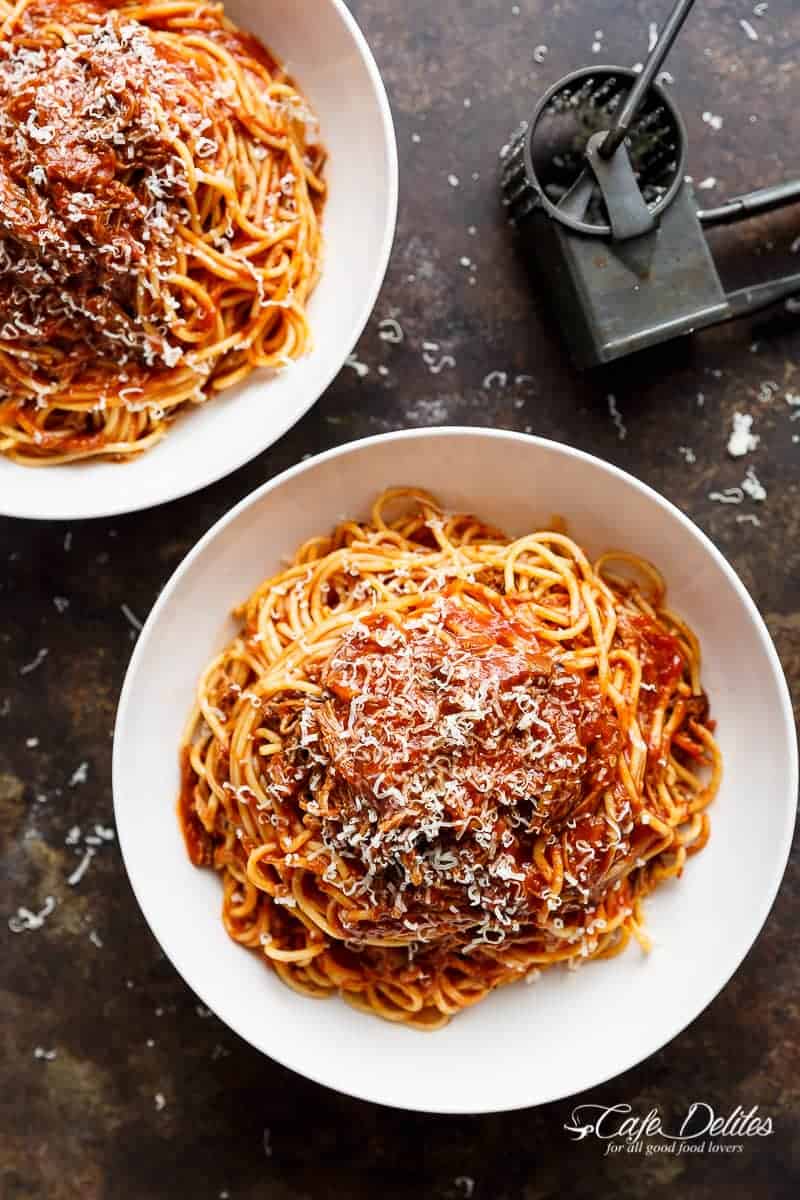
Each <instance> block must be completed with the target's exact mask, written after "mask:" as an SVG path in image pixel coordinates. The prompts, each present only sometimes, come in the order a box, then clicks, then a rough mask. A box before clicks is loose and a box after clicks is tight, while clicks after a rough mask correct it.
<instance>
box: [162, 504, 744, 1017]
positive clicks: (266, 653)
mask: <svg viewBox="0 0 800 1200" xmlns="http://www.w3.org/2000/svg"><path fill="white" fill-rule="evenodd" d="M392 514H394V515H392ZM236 615H237V617H238V618H239V619H240V620H241V630H240V633H239V635H238V636H237V637H236V638H235V640H234V641H233V642H232V643H231V644H230V645H229V646H227V647H226V649H225V650H224V651H223V652H222V653H221V654H220V655H218V656H217V657H216V658H215V659H214V660H213V661H212V662H211V663H210V665H209V666H208V668H207V669H206V670H205V672H204V673H203V676H202V678H201V680H200V683H199V687H198V693H197V703H196V706H195V709H194V711H193V713H192V715H191V718H190V720H189V724H188V728H187V732H186V738H185V744H184V748H183V751H182V756H183V757H182V771H183V784H182V790H181V798H180V805H179V808H180V819H181V823H182V827H183V830H184V835H185V839H186V844H187V848H188V851H189V854H190V856H191V858H192V861H193V862H194V863H195V864H196V865H207V866H213V867H214V868H215V869H216V870H217V871H218V872H219V873H220V875H221V877H222V883H223V921H224V923H225V927H226V929H227V931H228V933H229V934H230V935H231V937H232V938H234V939H235V940H236V941H237V942H239V943H241V944H242V945H244V946H247V947H249V948H251V949H252V950H254V951H257V952H258V953H259V954H261V955H262V956H263V957H264V959H265V961H266V962H267V963H269V964H270V965H271V966H272V967H273V968H274V969H275V971H277V973H278V975H279V976H280V977H281V979H283V980H284V982H286V983H287V984H289V985H290V986H291V987H293V988H295V989H297V990H298V991H300V992H304V993H307V994H309V995H312V996H324V995H327V994H329V993H332V992H340V993H341V994H342V995H343V996H344V997H345V998H346V999H347V1000H348V1001H350V1002H351V1003H353V1004H354V1005H356V1006H357V1007H359V1008H362V1009H365V1010H368V1011H371V1012H375V1013H377V1014H379V1015H380V1016H382V1017H386V1018H388V1019H390V1020H393V1021H404V1022H408V1023H410V1024H412V1025H415V1026H418V1027H422V1028H426V1029H430V1028H435V1027H437V1026H439V1025H441V1024H443V1023H445V1022H446V1021H447V1020H448V1019H449V1017H451V1016H452V1015H453V1014H454V1013H456V1012H458V1011H459V1010H460V1009H462V1008H464V1007H465V1006H467V1005H470V1004H474V1003H476V1002H477V1001H479V1000H481V999H482V998H483V997H484V996H486V995H487V993H488V992H489V991H490V990H491V989H492V988H495V987H497V986H499V985H501V984H505V983H510V982H512V981H513V980H518V979H522V978H527V979H531V978H533V977H535V976H536V974H537V973H538V972H539V970H541V969H542V968H545V967H549V966H551V965H552V964H555V963H567V964H568V965H577V964H579V963H580V962H582V961H583V960H586V959H591V958H607V957H609V956H611V955H613V954H616V953H618V952H619V951H620V950H622V949H623V948H624V947H625V945H626V943H627V942H628V941H629V939H630V937H631V935H633V936H634V937H635V938H636V939H637V940H638V941H639V942H640V943H641V944H642V945H643V946H645V947H646V946H647V938H646V935H645V933H644V931H643V927H642V924H643V914H642V900H643V898H644V897H645V896H646V895H647V894H648V892H650V891H652V889H653V888H654V887H656V886H657V885H658V884H659V883H661V881H662V880H665V879H668V878H671V877H674V876H678V875H680V874H681V871H682V869H683V866H684V863H685V862H686V860H687V858H688V857H689V856H690V855H692V854H694V853H696V852H697V851H698V850H701V849H702V848H703V846H704V845H705V843H706V840H707V838H708V834H709V823H708V818H707V816H706V813H705V809H706V807H707V805H708V804H709V803H710V801H711V800H712V799H713V797H714V795H715V793H716V790H717V787H718V783H719V779H720V774H721V761H720V755H719V751H718V749H717V746H716V743H715V741H714V737H713V734H712V729H713V722H712V721H711V720H710V719H709V710H708V702H707V699H706V696H705V694H704V693H703V690H702V687H701V683H700V650H699V646H698V643H697V640H696V638H695V636H694V635H693V633H692V632H691V631H690V630H689V629H688V628H687V627H686V625H685V624H684V623H683V622H682V621H681V620H680V619H679V618H678V617H676V616H675V615H673V614H672V613H671V612H670V611H669V610H668V609H667V608H665V607H664V583H663V581H662V579H661V576H660V575H659V574H658V572H657V571H656V570H655V568H654V567H652V566H651V565H650V564H649V563H647V562H645V561H643V560H641V559H639V558H636V557H635V556H633V555H629V554H624V553H614V554H607V555H604V556H603V557H602V558H600V559H599V560H598V561H597V562H596V563H595V564H594V565H592V564H590V562H589V561H588V559H587V558H586V556H585V554H584V552H583V551H582V550H581V549H580V547H579V546H578V545H576V544H575V542H573V541H572V540H571V539H570V538H569V537H567V536H566V535H565V534H564V533H561V532H557V531H553V530H551V531H545V532H539V533H532V534H530V535H528V536H525V537H522V538H519V539H517V540H515V541H510V540H509V539H507V538H505V537H503V536H502V535H501V534H499V533H498V532H496V531H495V530H493V529H491V528H490V527H489V526H487V525H485V524H484V523H483V522H481V521H479V520H477V519H476V518H474V517H472V516H465V515H460V516H450V515H445V514H444V513H443V512H442V511H441V510H440V508H439V506H438V505H437V503H436V501H435V500H434V499H433V498H432V497H430V496H429V495H427V494H426V493H424V492H420V491H415V490H412V489H393V490H390V491H387V492H385V493H384V494H383V495H381V496H380V497H379V498H378V499H377V501H376V503H375V505H374V508H373V510H372V515H371V519H370V520H369V521H368V522H366V523H364V524H359V523H356V522H354V521H347V522H344V523H343V524H341V525H339V527H338V528H337V529H336V530H335V531H334V532H333V534H331V535H330V536H328V537H316V538H312V539H311V541H309V542H306V543H305V545H303V546H301V547H300V549H299V550H298V551H297V554H296V555H295V558H294V561H293V562H292V564H291V566H289V567H287V568H286V569H285V570H283V571H281V572H280V573H279V574H277V575H275V576H273V577H272V578H270V579H268V580H266V581H265V582H264V583H263V584H262V585H261V586H260V587H259V588H258V589H257V590H256V591H255V592H254V593H253V595H252V596H251V597H250V599H249V600H248V601H247V603H246V604H244V605H243V606H242V607H241V609H239V610H237V614H236Z"/></svg>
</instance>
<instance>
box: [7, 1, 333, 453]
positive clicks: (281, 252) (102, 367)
mask: <svg viewBox="0 0 800 1200" xmlns="http://www.w3.org/2000/svg"><path fill="white" fill-rule="evenodd" d="M324 160H325V155H324V151H323V149H322V146H321V144H320V142H319V139H318V134H317V123H316V120H315V118H314V116H313V115H312V113H311V112H310V111H309V108H308V106H307V105H306V102H305V100H304V99H303V97H302V95H301V94H300V93H299V92H298V90H297V89H296V87H295V86H294V85H293V84H292V82H291V80H290V79H289V78H288V77H287V76H286V75H285V73H284V72H283V70H282V69H281V67H280V65H279V64H278V62H277V61H276V60H275V59H274V58H273V57H272V55H271V54H270V53H269V52H268V51H267V50H266V49H265V48H264V46H262V45H261V43H260V42H258V41H257V40H256V38H254V37H252V36H250V35H249V34H245V33H243V32H241V31H240V30H238V29H237V28H236V27H235V26H234V25H233V24H232V23H231V22H230V21H229V20H227V18H226V17H225V15H224V13H223V9H222V5H221V4H214V3H205V2H203V0H149V2H148V0H142V2H141V3H137V2H136V0H18V2H17V3H10V2H9V0H0V451H2V452H4V453H5V454H6V455H7V456H8V457H10V458H12V459H14V460H15V461H17V462H19V463H25V464H27V465H31V466H38V465H48V464H52V463H63V462H68V461H71V460H74V459H85V458H88V457H90V456H97V455H102V456H109V457H113V458H119V459H122V458H127V457H129V456H130V455H131V454H135V453H138V452H139V451H142V450H145V449H146V448H148V447H150V446H152V445H153V444H154V443H155V442H157V441H158V440H159V439H160V438H162V437H163V436H164V434H165V433H166V432H167V430H168V428H169V425H170V422H171V421H172V419H173V418H174V417H175V415H176V413H177V412H178V411H179V410H180V409H182V408H185V407H186V406H187V405H189V404H192V403H195V404H196V403H202V402H203V401H204V400H206V399H207V398H208V397H209V396H211V395H213V394H214V393H216V392H219V391H221V390H222V389H224V388H228V387H230V386H231V385H233V384H235V383H237V382H239V381H240V380H242V379H244V378H245V377H246V376H247V375H248V374H249V373H250V372H251V371H252V370H253V369H254V368H256V367H268V368H279V367H281V366H284V365H286V364H287V363H289V362H290V361H291V360H292V359H295V358H297V357H299V356H300V355H302V354H303V353H305V351H306V350H307V349H308V348H309V345H310V335H309V328H308V321H307V317H306V311H305V306H306V302H307V300H308V298H309V295H310V293H311V291H312V289H313V287H314V285H315V283H316V280H317V277H318V272H319V267H320V255H321V242H320V231H319V217H320V212H321V207H322V203H323V198H324V194H325V185H324V182H323V180H322V174H321V173H322V169H323V166H324Z"/></svg>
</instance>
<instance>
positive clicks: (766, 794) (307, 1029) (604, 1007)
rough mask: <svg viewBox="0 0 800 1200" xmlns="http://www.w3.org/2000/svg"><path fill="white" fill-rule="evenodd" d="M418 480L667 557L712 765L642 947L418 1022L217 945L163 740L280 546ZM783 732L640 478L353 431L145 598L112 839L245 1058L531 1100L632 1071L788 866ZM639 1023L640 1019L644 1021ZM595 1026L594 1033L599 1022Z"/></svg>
mask: <svg viewBox="0 0 800 1200" xmlns="http://www.w3.org/2000/svg"><path fill="white" fill-rule="evenodd" d="M397 484H415V485H419V486H421V487H423V488H428V489H430V490H431V491H433V492H434V493H435V494H436V495H438V496H439V497H440V498H441V499H442V501H443V502H444V504H445V505H446V506H447V507H448V508H450V509H455V510H465V509H466V510H470V511H473V512H476V513H478V514H480V515H481V516H482V517H484V518H485V519H486V520H487V521H489V522H490V523H492V524H497V525H500V526H501V527H503V528H504V529H506V530H507V531H508V532H509V533H511V534H517V535H518V534H522V533H524V532H529V531H531V530H532V529H534V528H536V527H538V526H540V525H541V523H543V522H547V521H548V520H549V518H550V515H551V514H553V513H559V514H563V515H564V516H565V517H566V518H567V520H568V522H569V528H570V532H571V533H572V535H573V536H574V537H575V538H576V539H577V540H578V541H579V542H580V543H581V544H582V545H583V546H585V547H586V548H587V549H588V550H589V552H590V553H592V554H596V553H599V552H600V551H602V550H603V549H605V548H609V547H617V548H619V547H624V548H626V549H628V550H632V551H635V552H637V553H639V554H642V555H645V556H646V557H648V558H651V559H652V560H653V561H654V562H656V563H657V564H658V565H660V566H661V568H662V569H663V571H664V572H665V574H666V578H667V581H668V585H669V602H670V604H671V606H672V607H673V608H674V609H675V610H676V611H677V612H679V613H681V614H682V615H683V616H685V617H686V618H687V620H688V621H689V622H690V624H691V625H692V626H693V627H694V629H695V630H696V631H697V633H698V634H699V636H700V640H701V643H702V647H703V652H704V668H703V679H704V683H705V685H706V688H707V690H708V692H709V695H710V698H711V705H712V712H713V714H714V716H716V717H717V719H718V721H719V726H718V733H719V740H720V744H721V747H722V752H723V755H724V759H725V777H724V782H723V784H722V788H721V791H720V794H719V796H718V798H717V800H716V802H715V804H714V806H713V808H712V810H711V823H712V835H711V840H710V842H709V844H708V846H707V847H706V849H705V850H704V851H703V853H702V854H700V855H699V856H698V857H697V858H696V859H693V860H692V861H691V862H690V863H689V864H688V865H687V867H686V869H685V871H684V874H683V877H682V878H681V879H680V880H679V881H675V882H669V883H667V884H665V885H663V886H662V887H661V888H660V889H659V890H658V891H657V892H656V894H655V895H654V896H652V897H651V899H650V900H649V901H648V902H647V908H646V911H647V920H648V929H649V932H650V933H651V935H652V936H653V940H654V943H655V946H654V949H653V951H652V953H651V954H650V955H649V956H647V957H645V956H643V955H642V954H641V953H640V952H639V951H638V949H636V948H629V949H628V951H627V952H626V953H625V954H624V955H622V956H620V957H619V958H617V959H613V960H611V961H609V962H606V963H590V964H588V965H587V966H586V967H585V968H584V969H582V970H580V971H577V972H568V971H566V970H564V971H561V970H557V969H556V970H553V971H549V972H547V973H545V975H544V976H543V977H542V978H541V980H540V981H539V982H538V983H536V984H535V985H534V986H533V987H526V986H524V985H515V986H510V987H506V988H502V989H500V990H499V991H497V992H495V993H493V995H491V996H489V997H488V998H487V999H486V1000H485V1001H483V1002H482V1003H481V1004H478V1005H477V1006H476V1007H475V1008H471V1009H468V1010H466V1011H465V1012H463V1013H462V1014H460V1015H459V1016H458V1017H456V1018H455V1020H454V1021H453V1022H452V1023H451V1024H450V1025H448V1026H447V1027H446V1028H445V1029H443V1030H440V1031H438V1032H436V1033H432V1034H420V1033H416V1032H414V1031H412V1030H409V1029H406V1028H403V1027H399V1026H396V1025H391V1024H388V1023H385V1022H382V1021H380V1020H378V1019H377V1018H374V1017H370V1016H366V1015H364V1014H362V1013H359V1012H356V1011H354V1010H353V1009H351V1008H349V1007H348V1006H347V1005H346V1004H345V1003H344V1002H343V1001H342V1000H340V999H338V998H335V999H328V1000H324V1001H323V1000H312V999H306V998H305V997H301V996H298V995H296V994H295V993H294V992H292V991H290V990H289V989H288V988H287V987H285V986H284V985H283V984H282V983H281V982H280V981H279V979H278V978H277V976H275V975H274V974H273V973H272V972H271V971H270V970H268V969H267V968H266V967H265V966H264V965H263V963H261V962H260V961H259V960H258V958H257V957H256V956H255V955H254V954H251V953H249V952H248V951H246V950H244V949H242V948H241V947H240V946H238V945H236V944H235V943H233V942H232V941H231V940H230V939H229V938H228V936H227V934H226V933H225V932H224V930H223V927H222V923H221V920H220V907H221V886H220V883H219V880H218V879H217V878H216V877H215V875H214V874H213V873H212V872H211V871H208V870H197V869H196V868H194V867H192V866H191V865H190V863H189V861H188V859H187V857H186V853H185V850H184V846H183V841H182V838H181V834H180V832H179V829H178V823H177V819H176V815H175V798H176V795H177V790H178V744H179V741H180V737H181V730H182V727H183V723H184V719H185V716H186V714H187V712H188V709H189V706H190V704H191V702H192V698H193V695H194V688H195V684H196V680H197V678H198V675H199V673H200V671H201V670H202V668H203V667H204V666H205V664H206V662H207V661H208V659H209V658H210V657H211V656H212V655H213V654H214V653H215V652H216V651H217V650H218V649H220V648H221V647H222V646H223V645H224V643H225V642H226V641H228V640H229V639H230V638H231V637H232V636H233V634H234V631H235V626H234V623H233V622H232V621H231V620H229V619H228V620H226V614H227V613H228V612H229V610H230V608H231V607H232V606H233V604H234V603H236V602H237V601H239V600H242V599H244V598H245V597H246V596H247V595H248V594H249V592H250V591H251V590H252V589H253V588H254V587H255V586H256V584H258V583H259V582H260V580H261V579H263V578H264V577H265V576H266V575H267V574H268V573H271V572H273V571H275V570H276V569H277V568H278V567H279V564H280V561H281V557H282V556H283V555H286V554H290V553H291V552H292V551H293V550H294V549H295V547H296V546H297V545H298V544H299V543H300V542H302V541H304V540H305V539H306V538H308V537H310V536H311V535H312V534H315V533H318V532H320V531H327V530H328V529H330V527H331V526H332V524H333V523H334V522H335V521H336V520H337V519H338V518H339V517H340V516H345V515H347V516H354V517H360V516H364V515H366V514H367V513H368V511H369V505H370V502H371V500H372V498H373V497H374V496H375V494H376V493H377V492H379V491H380V490H381V489H383V488H384V487H387V486H390V485H397ZM796 793H797V744H796V739H795V732H794V723H793V719H792V711H791V705H790V702H789V695H788V691H787V687H786V683H785V680H784V678H783V674H782V672H781V667H780V664H779V662H778V658H777V656H776V654H775V650H774V649H773V646H772V643H771V641H770V637H769V634H768V633H767V630H766V628H765V626H764V623H763V622H762V620H761V618H760V616H759V615H758V612H757V610H756V608H755V606H754V604H753V602H752V600H751V599H750V597H749V596H748V594H747V592H746V591H745V589H744V587H743V586H742V584H741V583H740V582H739V580H738V578H737V577H736V575H735V574H734V572H733V571H732V570H731V568H730V566H729V565H728V564H727V562H726V561H725V559H724V558H723V557H722V555H721V554H720V553H719V551H718V550H716V549H715V547H714V546H713V545H712V544H711V542H710V541H709V540H708V539H707V538H706V537H705V536H704V535H703V534H702V533H701V532H700V531H699V530H698V529H697V528H696V527H695V526H694V525H693V524H692V523H691V522H690V521H689V520H687V518H686V517H684V516H683V515H682V514H681V513H680V512H679V511H678V510H677V509H676V508H674V507H673V506H672V505H671V504H669V503H668V502H667V501H666V500H663V499H662V498H661V497H660V496H658V495H657V494H656V493H655V492H653V491H651V490H650V489H649V488H647V487H645V486H644V485H643V484H641V483H639V482H638V481H637V480H635V479H633V478H632V477H631V476H629V475H626V474H624V473H623V472H622V471H619V470H617V469H616V468H614V467H611V466H608V465H607V464H606V463H603V462H601V461H600V460H598V459H596V458H591V457H589V456H588V455H586V454H582V453H580V452H579V451H577V450H572V449H570V448H569V447H567V446H563V445H559V444H557V443H554V442H547V441H542V440H540V439H537V438H532V437H524V436H522V435H519V434H512V433H499V432H498V433H494V432H488V431H485V430H476V429H433V430H431V429H427V430H420V431H414V432H406V433H397V434H388V435H385V436H382V437H378V438H370V439H368V440H366V441H362V442H355V443H351V444H350V445H347V446H344V447H342V448H340V449H337V450H333V451H330V452H329V453H327V454H323V455H320V456H319V457H317V458H314V459H311V460H309V461H308V462H306V463H303V464H302V465H301V466H298V467H295V468H293V469H292V470H290V471H287V472H285V473H284V474H283V475H280V476H279V477H278V478H277V479H274V480H272V481H271V482H270V483H268V484H266V485H265V486H264V487H262V488H260V489H259V490H258V491H256V492H254V493H253V494H252V495H251V496H249V497H248V498H247V499H246V500H243V501H242V502H241V504H239V505H238V506H237V507H236V508H234V509H233V510H232V512H230V513H229V514H228V515H227V516H226V517H223V518H222V520H220V521H219V522H217V524H216V525H215V526H214V527H213V529H211V530H210V532H209V533H207V534H206V536H205V537H204V538H203V539H202V540H201V541H200V542H199V543H198V545H197V546H196V547H195V549H194V550H193V551H192V552H191V553H190V554H189V555H188V557H187V558H186V559H185V560H184V562H183V563H182V565H181V566H180V567H179V568H178V570H177V571H176V572H175V574H174V575H173V577H172V579H171V581H170V582H169V583H168V584H167V586H166V588H165V589H164V591H163V592H162V594H161V596H160V598H159V600H158V603H157V604H156V606H155V608H154V609H153V611H152V613H151V614H150V617H149V619H148V621H147V624H146V625H145V628H144V631H143V632H142V634H141V636H140V638H139V642H138V645H137V646H136V650H135V652H134V655H133V659H132V661H131V665H130V668H129V671H128V676H127V679H126V680H125V686H124V688H123V692H122V698H121V701H120V706H119V713H118V716H117V727H116V735H115V745H114V801H115V808H116V817H117V825H118V831H119V838H120V843H121V846H122V850H123V854H124V857H125V864H126V866H127V869H128V873H129V875H130V878H131V882H132V884H133V887H134V890H135V892H136V895H137V898H138V900H139V903H140V905H141V907H142V910H143V912H144V915H145V917H146V918H147V920H148V922H149V924H150V926H151V928H152V930H153V932H154V933H155V935H156V937H157V938H158V940H159V941H160V943H161V945H162V946H163V948H164V950H165V951H166V953H167V954H168V955H169V957H170V958H171V959H172V961H173V963H174V964H175V966H176V967H177V968H178V970H179V971H180V972H181V974H182V975H183V976H184V978H185V979H186V981H187V982H188V983H189V984H190V986H191V987H192V988H193V989H194V990H195V991H196V992H197V994H198V995H199V996H200V997H201V998H202V1000H203V1001H204V1002H205V1003H206V1004H207V1005H208V1006H209V1007H210V1008H212V1009H213V1010H214V1011H215V1012H216V1013H217V1014H218V1015H219V1016H220V1017H221V1018H222V1020H224V1021H226V1022H227V1024H228V1025H230V1026H231V1028H233V1029H235V1030H236V1032H237V1033H239V1034H240V1035H241V1036H242V1037H243V1038H246V1039H247V1040H248V1041H249V1042H250V1043H251V1044H252V1045H253V1046H255V1047H256V1048H257V1049H259V1050H262V1051H263V1052H264V1053H265V1054H269V1055H270V1056H271V1057H273V1058H275V1059H277V1060H278V1061H279V1062H282V1063H284V1064H285V1065H286V1066H289V1067H292V1068H294V1070H296V1071H299V1072H301V1073H302V1074H304V1075H307V1076H309V1077H310V1078H312V1079H315V1080H318V1081H319V1082H321V1083H325V1084H328V1085H329V1086H331V1087H335V1088H337V1089H339V1090H340V1091H343V1092H348V1093H350V1094H352V1095H355V1096H360V1097H364V1098H366V1099H369V1100H375V1101H379V1102H381V1103H383V1104H391V1105H396V1106H398V1107H403V1108H411V1109H420V1110H424V1111H428V1112H451V1113H455V1112H460V1113H467V1112H490V1111H497V1110H503V1109H512V1108H520V1107H524V1106H527V1105H532V1104H539V1103H544V1102H545V1101H549V1100H554V1099H557V1098H559V1097H561V1096H565V1095H570V1094H572V1093H574V1092H577V1091H581V1090H583V1089H585V1088H588V1087H591V1086H593V1085H595V1084H598V1083H600V1082H602V1081H603V1080H605V1079H607V1078H609V1077H611V1076H613V1075H617V1074H618V1073H619V1072H621V1071H624V1070H626V1069H627V1068H628V1067H631V1066H633V1065H634V1064H635V1063H637V1062H639V1061H640V1060H641V1059H643V1058H645V1057H646V1056H647V1055H649V1054H652V1053H654V1051H656V1050H658V1049H659V1048H660V1047H661V1046H663V1045H664V1043H665V1042H668V1041H669V1040H670V1039H671V1038H672V1037H674V1036H675V1034H677V1033H679V1032H680V1030H681V1029H683V1028H684V1027H685V1026H686V1025H687V1024H688V1023H689V1022H690V1021H692V1020H693V1019H694V1018H695V1017H696V1016H697V1015H698V1013H700V1012H701V1011H702V1010H703V1008H705V1006H706V1005H707V1004H708V1003H709V1002H710V1001H711V1000H712V999H713V997H714V996H715V995H716V993H717V992H718V991H719V990H720V988H721V987H722V986H723V985H724V984H725V982H726V981H727V980H728V978H729V977H730V975H731V974H732V973H733V971H735V970H736V968H737V966H738V965H739V963H740V962H741V961H742V959H743V957H744V955H745V954H746V953H747V951H748V949H749V948H750V946H751V945H752V943H753V941H754V939H755V937H756V935H757V934H758V932H759V930H760V928H761V925H762V924H763V922H764V920H765V918H766V916H767V913H768V912H769V909H770V906H771V904H772V902H773V899H774V897H775V893H776V891H777V888H778V885H779V883H780V880H781V877H782V875H783V871H784V867H785V865H786V859H787V856H788V852H789V844H790V840H791V834H792V829H793V826H794V816H795V803H796ZM642 1014H646V1017H645V1016H643V1015H642ZM600 1028H602V1036H599V1035H598V1030H599V1029H600Z"/></svg>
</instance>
